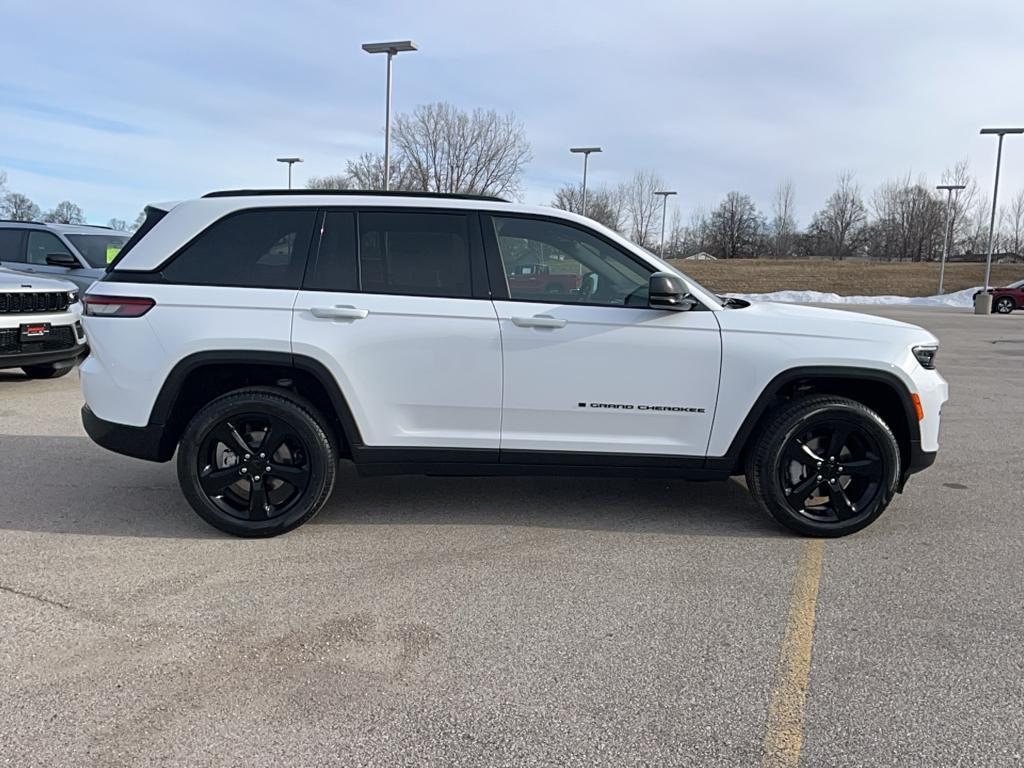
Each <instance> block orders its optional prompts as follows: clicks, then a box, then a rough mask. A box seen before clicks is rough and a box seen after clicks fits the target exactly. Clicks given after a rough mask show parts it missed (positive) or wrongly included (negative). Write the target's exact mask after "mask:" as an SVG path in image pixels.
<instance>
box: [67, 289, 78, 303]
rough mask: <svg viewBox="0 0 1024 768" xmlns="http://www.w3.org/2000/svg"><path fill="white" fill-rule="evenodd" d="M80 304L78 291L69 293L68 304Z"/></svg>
mask: <svg viewBox="0 0 1024 768" xmlns="http://www.w3.org/2000/svg"><path fill="white" fill-rule="evenodd" d="M77 302H78V291H68V304H75V303H77Z"/></svg>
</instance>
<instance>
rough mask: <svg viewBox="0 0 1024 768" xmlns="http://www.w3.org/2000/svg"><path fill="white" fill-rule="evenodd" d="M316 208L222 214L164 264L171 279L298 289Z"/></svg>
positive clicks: (198, 282)
mask: <svg viewBox="0 0 1024 768" xmlns="http://www.w3.org/2000/svg"><path fill="white" fill-rule="evenodd" d="M315 216H316V213H315V212H314V211H313V210H312V209H309V210H306V209H301V208H297V209H288V210H255V211H245V212H243V213H236V214H232V215H230V216H228V217H227V218H225V219H221V220H220V221H218V222H217V223H215V224H213V225H211V226H210V228H209V229H207V230H206V231H205V232H203V233H202V234H201V235H200V236H199V237H198V239H196V240H195V241H193V242H192V243H191V244H190V245H188V246H187V247H186V248H185V250H183V251H182V252H181V253H179V254H178V256H177V257H175V259H174V261H172V262H171V263H170V264H168V265H167V266H166V267H164V269H163V275H164V278H165V279H166V280H168V281H170V282H172V283H187V284H189V285H225V286H237V287H242V288H298V287H299V284H300V283H301V282H302V271H303V269H304V268H305V264H306V253H307V252H308V251H309V241H310V238H311V237H312V235H313V219H314V217H315Z"/></svg>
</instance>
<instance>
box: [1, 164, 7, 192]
mask: <svg viewBox="0 0 1024 768" xmlns="http://www.w3.org/2000/svg"><path fill="white" fill-rule="evenodd" d="M6 194H7V171H5V170H2V169H0V198H3V196H4V195H6Z"/></svg>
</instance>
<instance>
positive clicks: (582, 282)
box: [484, 215, 721, 463]
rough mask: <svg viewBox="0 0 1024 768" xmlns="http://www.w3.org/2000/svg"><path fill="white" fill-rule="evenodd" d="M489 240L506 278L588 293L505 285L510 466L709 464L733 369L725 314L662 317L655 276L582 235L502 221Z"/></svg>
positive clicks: (491, 222)
mask: <svg viewBox="0 0 1024 768" xmlns="http://www.w3.org/2000/svg"><path fill="white" fill-rule="evenodd" d="M484 237H485V241H486V242H487V243H488V245H489V250H490V251H491V252H493V251H497V253H498V255H499V256H500V263H501V270H502V273H503V274H504V275H505V276H506V277H507V276H508V275H512V274H515V273H516V267H517V265H518V264H521V263H529V264H539V265H540V266H541V267H542V268H544V269H547V270H549V271H550V272H551V273H552V274H554V275H563V274H564V275H570V276H573V284H576V283H577V281H578V285H579V287H578V288H575V289H572V291H571V292H569V293H566V294H552V293H545V292H542V291H530V290H527V289H525V288H520V287H517V283H516V281H507V282H508V286H510V287H507V288H504V287H502V286H499V289H498V290H499V291H501V290H503V289H504V290H507V293H506V296H507V298H501V299H496V300H495V302H494V306H495V308H496V310H497V314H498V319H499V323H500V327H501V336H502V345H503V348H504V372H503V402H502V428H501V450H502V461H506V460H514V456H515V454H514V452H518V451H529V452H543V453H547V452H566V451H570V452H578V453H601V454H632V455H633V456H634V457H635V456H636V455H638V454H639V455H644V454H647V455H666V456H672V457H700V458H703V457H704V456H705V455H706V452H707V445H708V439H709V437H710V434H711V424H712V420H713V418H714V412H715V403H716V399H717V395H718V376H719V366H720V362H721V335H720V331H719V327H718V321H717V320H716V319H715V313H714V312H713V311H707V310H704V309H697V310H692V311H689V312H674V311H667V310H659V309H650V308H649V307H648V306H647V285H648V280H649V276H650V274H651V271H652V270H651V268H650V267H649V266H648V265H646V264H645V263H644V262H642V261H641V260H640V259H638V258H636V257H634V256H632V255H630V254H629V253H628V252H626V251H625V250H624V249H621V248H620V247H619V246H618V245H617V244H615V243H613V242H612V241H610V240H607V239H605V238H603V237H601V236H599V235H597V234H596V233H592V232H591V231H589V230H587V229H585V228H583V227H581V226H576V225H572V224H568V223H564V222H560V221H557V220H554V219H545V218H543V217H528V216H518V215H517V216H512V215H506V216H494V217H490V218H489V219H487V220H485V226H484ZM488 255H489V257H490V258H491V259H492V264H494V263H495V260H494V255H493V253H489V254H488ZM495 272H496V270H492V280H493V277H494V275H495ZM524 455H527V456H528V455H529V454H524ZM563 459H564V460H567V461H568V460H570V459H569V458H568V457H563ZM629 459H630V457H629V456H627V457H624V463H628V462H629Z"/></svg>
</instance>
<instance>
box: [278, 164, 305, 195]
mask: <svg viewBox="0 0 1024 768" xmlns="http://www.w3.org/2000/svg"><path fill="white" fill-rule="evenodd" d="M277 162H279V163H288V189H291V188H292V166H293V165H295V164H296V163H301V162H302V158H301V157H279V158H277Z"/></svg>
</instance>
